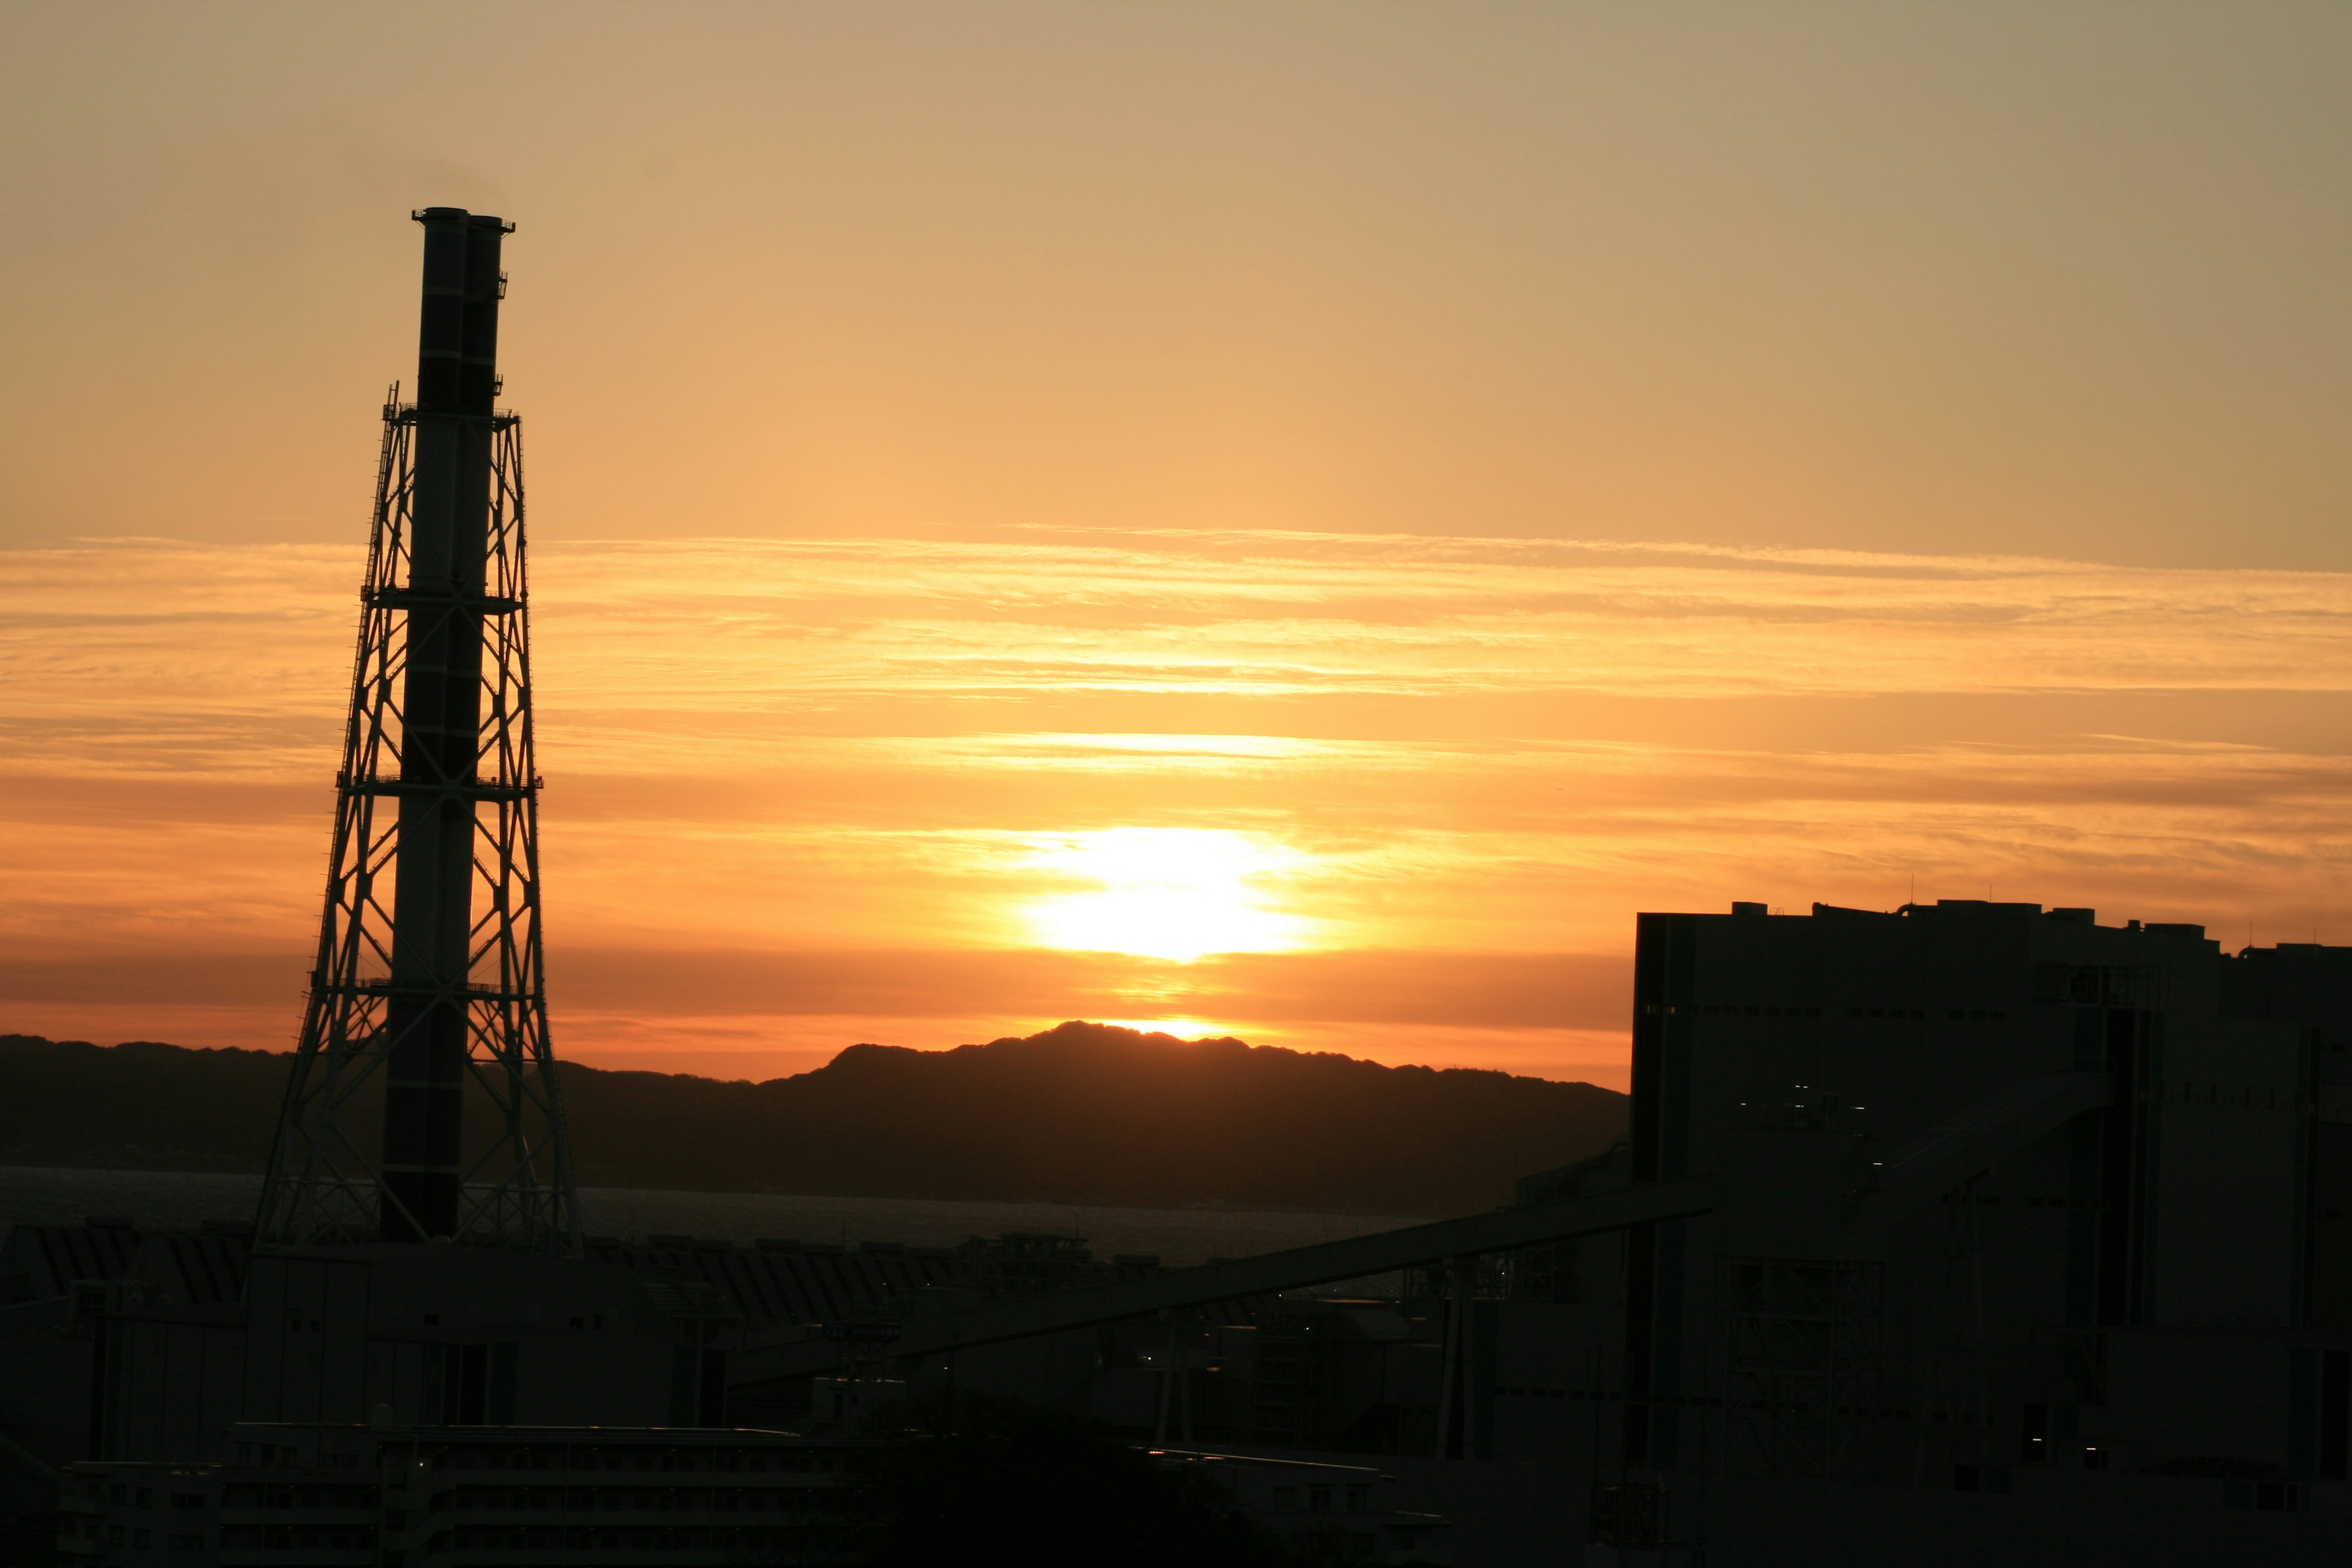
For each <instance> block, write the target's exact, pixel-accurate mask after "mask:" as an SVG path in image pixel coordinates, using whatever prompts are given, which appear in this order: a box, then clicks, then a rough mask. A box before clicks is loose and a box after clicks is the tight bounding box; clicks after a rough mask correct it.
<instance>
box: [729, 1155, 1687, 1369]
mask: <svg viewBox="0 0 2352 1568" xmlns="http://www.w3.org/2000/svg"><path fill="white" fill-rule="evenodd" d="M1716 1201H1717V1191H1716V1183H1715V1179H1714V1178H1713V1177H1711V1176H1693V1177H1689V1178H1686V1179H1685V1180H1681V1181H1674V1182H1653V1183H1649V1184H1644V1185H1643V1186H1638V1187H1625V1188H1621V1189H1619V1190H1618V1191H1615V1192H1608V1193H1595V1194H1592V1195H1591V1196H1590V1197H1578V1198H1568V1199H1564V1200H1562V1201H1561V1202H1559V1203H1552V1204H1538V1205H1529V1206H1528V1207H1526V1208H1511V1209H1497V1210H1496V1211H1495V1212H1494V1213H1492V1214H1482V1215H1470V1216H1468V1217H1467V1218H1464V1219H1444V1220H1438V1221H1436V1222H1434V1223H1433V1224H1430V1225H1417V1226H1411V1227H1409V1228H1407V1229H1404V1230H1391V1231H1382V1232H1380V1233H1378V1234H1377V1235H1373V1236H1356V1237H1348V1238H1347V1239H1346V1240H1344V1241H1327V1242H1322V1243H1320V1244H1318V1245H1317V1246H1314V1247H1293V1248H1291V1249H1290V1250H1288V1251H1286V1252H1269V1253H1265V1254H1264V1255H1263V1256H1260V1257H1257V1258H1235V1259H1232V1260H1229V1261H1225V1262H1218V1263H1211V1264H1207V1265H1204V1266H1203V1267H1202V1268H1178V1269H1171V1270H1170V1271H1169V1272H1167V1273H1165V1274H1157V1275H1154V1276H1152V1277H1151V1278H1150V1279H1134V1280H1128V1281H1124V1282H1122V1283H1120V1284H1117V1285H1097V1286H1095V1287H1092V1288H1091V1289H1084V1290H1070V1291H1065V1292H1062V1293H1060V1294H1057V1295H1052V1296H1033V1297H1030V1298H1028V1299H1026V1300H1019V1301H1007V1302H1003V1303H1001V1304H999V1305H996V1306H990V1307H978V1308H973V1309H971V1310H967V1311H961V1312H949V1313H945V1314H943V1315H941V1316H939V1317H936V1318H928V1319H918V1320H916V1321H912V1322H910V1323H908V1325H907V1329H906V1332H905V1334H904V1335H903V1336H902V1337H901V1338H900V1339H899V1340H898V1341H897V1342H895V1343H894V1344H892V1345H891V1346H890V1347H889V1353H890V1354H892V1355H894V1356H922V1355H937V1354H940V1353H942V1352H948V1351H954V1350H968V1349H971V1348H972V1347H974V1346H977V1345H987V1344H996V1343H999V1342H1003V1341H1005V1340H1017V1339H1026V1338H1028V1337H1029V1336H1031V1335H1033V1334H1050V1333H1055V1332H1058V1331H1062V1330H1065V1329H1083V1328H1090V1327H1092V1326H1094V1325H1095V1324H1097V1323H1108V1322H1116V1321H1118V1320H1119V1319H1121V1318H1134V1317H1141V1316H1144V1315H1146V1314H1148V1313H1151V1312H1159V1311H1165V1310H1171V1309H1174V1308H1180V1307H1201V1306H1206V1305H1208V1304H1209V1303H1210V1302H1212V1301H1230V1300H1234V1299H1235V1298H1237V1297H1243V1296H1262V1295H1267V1294H1271V1293H1272V1292H1275V1291H1277V1290H1296V1289H1303V1288H1305V1287H1307V1286H1309V1285H1325V1284H1328V1283H1330V1282H1331V1281H1332V1280H1335V1279H1359V1278H1361V1277H1362V1276H1365V1275H1368V1274H1391V1273H1394V1272H1395V1271H1397V1270H1398V1269H1401V1268H1417V1267H1419V1266H1421V1265H1423V1264H1427V1263H1435V1262H1439V1261H1441V1260H1443V1259H1444V1258H1465V1257H1473V1256H1475V1255H1477V1254H1480V1253H1486V1252H1508V1251H1510V1250H1511V1249H1512V1248H1514V1247H1531V1246H1534V1245H1536V1244H1537V1243H1538V1242H1546V1241H1559V1240H1562V1239H1564V1238H1566V1237H1575V1236H1591V1235H1594V1234H1597V1233H1599V1232H1601V1231H1610V1230H1622V1229H1624V1228H1625V1227H1626V1226H1632V1225H1640V1224H1643V1223H1645V1222H1648V1221H1653V1220H1663V1219H1676V1218H1680V1217H1682V1216H1684V1215H1695V1214H1704V1213H1706V1211H1707V1210H1709V1209H1711V1208H1713V1207H1715V1205H1716ZM839 1353H840V1351H839V1347H837V1346H836V1345H835V1344H834V1343H833V1342H830V1341H827V1340H821V1339H820V1340H803V1341H797V1342H793V1343H791V1344H785V1345H778V1346H772V1347H770V1348H767V1349H763V1350H753V1351H744V1352H737V1353H736V1354H735V1355H733V1356H730V1358H729V1367H728V1378H729V1381H730V1383H734V1384H754V1383H768V1382H772V1381H774V1380H777V1379H780V1378H787V1377H805V1376H807V1375H809V1374H810V1373H817V1372H823V1371H824V1370H826V1369H827V1368H829V1367H831V1366H832V1365H834V1363H835V1360H836V1358H837V1357H838V1355H839Z"/></svg>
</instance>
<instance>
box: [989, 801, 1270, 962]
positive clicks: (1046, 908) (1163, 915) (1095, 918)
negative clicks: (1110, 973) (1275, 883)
mask: <svg viewBox="0 0 2352 1568" xmlns="http://www.w3.org/2000/svg"><path fill="white" fill-rule="evenodd" d="M1031 847H1032V849H1033V852H1034V864H1035V865H1036V866H1037V867H1039V868H1041V869H1045V870H1047V871H1051V872H1053V873H1055V874H1056V875H1057V876H1059V877H1064V878H1070V879H1078V880H1083V881H1087V882H1091V883H1093V884H1094V889H1093V890H1092V891H1087V892H1076V893H1065V894H1060V895H1057V896H1055V897H1053V898H1047V899H1041V900H1038V901H1036V902H1035V903H1033V904H1031V905H1029V906H1028V908H1027V909H1026V910H1024V914H1025V915H1026V916H1027V918H1028V921H1029V923H1030V925H1031V928H1032V929H1033V930H1034V931H1035V933H1036V937H1037V940H1038V941H1039V942H1043V943H1044V944H1045V946H1047V947H1059V948H1067V949H1071V950H1074V951H1078V952H1129V953H1134V954H1137V955H1138V956H1139V957H1146V958H1166V959H1172V960H1174V961H1176V962H1177V963H1191V962H1192V961H1193V960H1194V959H1196V958H1200V957H1202V956H1203V955H1204V954H1207V953H1212V952H1282V951H1285V950H1286V949H1290V948H1295V947H1299V946H1303V945H1304V944H1305V941H1306V936H1307V921H1306V920H1304V919H1303V918H1301V917H1299V916H1297V915H1293V914H1286V913H1284V912H1283V911H1281V910H1277V909H1274V908H1271V907H1269V905H1270V902H1271V900H1270V899H1269V897H1268V893H1267V890H1266V888H1265V884H1266V883H1267V882H1269V881H1271V880H1272V879H1275V878H1276V877H1277V876H1279V875H1280V874H1281V873H1283V872H1285V871H1286V870H1287V869H1289V868H1291V867H1292V866H1294V865H1295V864H1296V863H1297V861H1299V860H1300V859H1301V858H1302V857H1300V856H1299V855H1298V854H1297V852H1296V851H1293V850H1289V849H1286V848H1283V847H1280V846H1278V845H1276V844H1273V843H1270V842H1268V841H1266V840H1265V839H1262V838H1259V837H1255V836H1254V835H1251V834H1245V833H1231V832H1226V831H1223V830H1221V829H1211V828H1194V827H1112V828H1105V829H1102V830H1100V831H1097V832H1093V833H1078V834H1072V835H1069V836H1067V837H1051V838H1037V839H1033V840H1032V841H1031Z"/></svg>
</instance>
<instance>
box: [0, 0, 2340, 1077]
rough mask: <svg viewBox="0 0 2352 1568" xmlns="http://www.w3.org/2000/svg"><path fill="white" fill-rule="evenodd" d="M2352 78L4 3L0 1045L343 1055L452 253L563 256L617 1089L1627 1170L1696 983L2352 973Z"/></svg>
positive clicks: (1587, 24) (558, 523)
mask: <svg viewBox="0 0 2352 1568" xmlns="http://www.w3.org/2000/svg"><path fill="white" fill-rule="evenodd" d="M2347 78H2352V13H2347V12H2346V11H2344V10H2342V9H2341V8H2336V7H2323V6H2315V5H2287V4H2279V5H2264V4H2249V5H2239V6H2231V7H2200V6H2180V7H2170V6H2162V5H2142V4H2133V5H2093V4H2084V5H2073V6H2067V7H2063V8H2052V7H2046V6H2040V5H1986V4H1972V5H1951V6H1906V7H1888V6H1884V5H1875V4H1869V5H1864V4H1852V5H1846V4H1820V5H1809V6H1801V7H1755V6H1749V5H1721V6H1708V5H1690V6H1677V7H1672V8H1660V7H1646V6H1579V7H1564V6H1559V5H1507V4H1495V5H1479V6H1467V7H1426V8H1407V7H1390V8H1381V7H1370V6H1363V5H1336V4H1335V5H1324V4H1313V3H1305V0H1302V3H1301V4H1298V5H1290V6H1282V7H1268V6H1264V5H1217V4H1209V3H1202V4H1192V5H1166V6H1158V5H1134V6H1120V7H1100V6H1093V5H1012V4H1006V5H985V4H983V5H968V6H955V7H938V6H927V5H925V6H916V5H908V6H897V5H866V6H858V7H823V6H772V5H743V6H735V5H718V4H710V5H693V6H670V7H661V8H652V7H630V6H611V7H607V6H598V5H587V4H579V5H508V6H501V7H499V8H497V9H495V10H493V11H485V10H483V9H482V8H479V7H475V6H454V5H451V6H443V5H430V4H426V5H413V6H409V7H405V8H404V9H403V10H401V11H400V12H398V13H397V14H394V13H390V12H384V13H371V12H366V11H363V10H361V9H359V8H342V7H337V8H327V7H314V6H310V5H234V4H230V5H215V6H208V7H204V8H201V9H199V8H166V7H137V6H123V7H91V6H85V5H38V4H31V3H26V4H20V5H13V6H10V7H8V8H6V9H5V11H0V184H5V188H6V189H8V190H9V192H10V193H11V196H12V204H11V205H12V211H14V212H15V213H16V214H17V215H18V216H17V218H16V221H15V222H13V223H12V226H11V230H10V233H9V236H8V237H7V238H6V240H5V242H0V246H5V249H0V256H5V263H0V266H5V274H6V278H5V280H6V287H5V288H0V356H5V363H9V364H10V365H12V366H14V367H16V374H11V375H9V376H7V377H5V378H0V737H5V750H0V834H5V855H0V1030H5V1029H21V1030H30V1031H37V1032H44V1033H51V1034H58V1033H66V1034H75V1035H79V1036H83V1037H94V1038H100V1039H117V1038H123V1037H132V1036H146V1037H162V1038H167V1039H173V1040H180V1041H184V1042H187V1043H194V1044H227V1043H241V1044H262V1045H272V1046H280V1047H282V1046H285V1045H288V1044H289V1043H290V1039H291V1035H292V1032H293V1029H294V1027H295V1025H296V1022H297V1011H298V1007H299V974H300V972H301V969H302V967H303V962H304V960H303V953H304V950H305V948H306V947H307V945H308V943H309V942H310V932H311V929H312V925H313V922H314V921H315V919H316V900H317V899H318V896H319V890H320V889H319V882H320V877H321V875H322V865H323V858H324V853H325V847H326V836H327V826H328V820H329V808H330V805H331V800H330V783H329V781H330V779H331V773H332V770H333V767H334V763H335V751H336V744H337V740H338V726H339V719H340V713H339V706H340V703H341V700H342V698H343V693H344V690H345V689H346V688H345V682H346V680H347V675H348V658H349V646H350V637H351V632H352V615H353V613H354V602H353V595H354V591H355V589H356V586H357V584H358V579H359V574H360V570H361V564H362V550H363V545H364V537H363V531H364V522H365V519H364V502H365V499H366V495H367V491H368V487H369V482H370V480H371V479H372V477H373V454H374V447H375V436H376V432H375V426H374V423H373V421H374V411H375V407H376V405H377V403H378V401H379V400H380V397H381V392H382V387H383V384H384V383H385V382H387V381H390V380H392V379H393V378H394V377H396V376H398V377H405V376H406V375H407V374H410V370H411V366H412V364H413V360H414V342H415V336H414V334H415V271H416V256H417V238H416V233H415V229H414V227H413V226H410V225H409V224H407V223H406V222H405V221H404V214H405V212H406V211H407V210H408V209H409V208H410V207H412V206H415V205H424V204H426V203H449V204H456V205H470V206H473V207H475V208H477V209H478V210H490V211H497V212H499V213H501V214H503V215H505V216H510V217H513V218H515V219H516V220H517V221H519V222H520V225H521V227H520V232H519V233H518V234H517V235H516V237H514V238H513V240H511V241H510V242H509V249H508V253H507V266H508V268H509V272H510V273H511V274H512V276H513V279H514V286H513V289H512V291H511V293H510V295H509V300H508V305H507V310H506V321H505V329H504V332H503V343H502V352H503V357H504V363H505V368H506V371H507V374H508V398H509V401H510V402H512V403H513V404H514V405H516V406H518V407H519V408H520V409H521V410H522V411H523V413H524V415H525V416H526V420H527V423H528V428H529V430H530V464H531V467H530V481H531V503H532V510H531V528H532V537H533V540H534V542H535V553H534V562H533V569H534V581H535V589H536V592H535V595H534V602H535V611H534V614H535V627H536V632H537V637H538V643H539V646H538V657H537V661H536V663H537V669H538V673H539V676H540V679H541V724H542V730H541V746H542V755H541V764H542V771H543V772H544V773H546V775H547V777H548V780H549V784H548V790H547V794H546V796H545V801H544V811H545V837H546V849H547V855H548V878H549V886H550V893H549V900H550V907H549V911H548V915H549V925H550V930H551V973H552V975H553V982H554V987H555V996H556V1015H555V1028H556V1037H557V1040H558V1044H559V1048H560V1049H562V1050H565V1051H567V1052H569V1053H570V1054H572V1055H575V1056H577V1057H580V1058H583V1059H588V1060H596V1061H604V1062H608V1063H654V1062H662V1063H668V1064H672V1065H679V1066H687V1067H691V1068H696V1069H697V1070H709V1071H720V1072H727V1073H730V1074H734V1073H742V1074H755V1075H762V1076H764V1075H767V1074H771V1073H774V1072H781V1071H788V1070H797V1069H799V1068H803V1067H805V1066H808V1065H811V1064H813V1063H814V1062H815V1061H818V1060H821V1059H823V1058H824V1057H825V1056H826V1055H828V1054H830V1052H831V1051H833V1050H835V1049H837V1048H838V1047H840V1046H841V1045H843V1044H845V1043H848V1042H850V1041H852V1040H856V1039H878V1040H884V1041H888V1042H893V1043H898V1044H906V1045H916V1046H927V1047H929V1046H945V1045H951V1044H955V1043H959V1042H961V1041H964V1040H970V1039H978V1038H984V1037H990V1036H992V1035H996V1034H1002V1033H1007V1032H1013V1031H1022V1032H1025V1031H1027V1030H1030V1029H1033V1028H1034V1027H1037V1026H1043V1025H1047V1024H1051V1023H1053V1022H1055V1021H1058V1020H1059V1019H1061V1018H1064V1017H1068V1016H1090V1017H1108V1018H1115V1019H1122V1020H1132V1021H1151V1022H1157V1021H1167V1022H1169V1023H1171V1025H1175V1026H1181V1027H1183V1028H1185V1029H1186V1030H1188V1031H1189V1030H1194V1029H1208V1028H1214V1029H1218V1030H1228V1029H1230V1030H1233V1031H1235V1032H1238V1033H1241V1034H1243V1035H1244V1036H1245V1037H1249V1038H1251V1039H1253V1040H1259V1041H1265V1042H1272V1043H1283V1044H1292V1045H1298V1046H1302V1047H1318V1048H1320V1047H1328V1048H1337V1049H1343V1050H1347V1051H1349V1052H1351V1053H1354V1054H1358V1055H1363V1056H1370V1057H1375V1058H1380V1059H1382V1060H1387V1061H1431V1062H1467V1063H1475V1064H1479V1065H1496V1066H1507V1067H1511V1068H1515V1069H1517V1070H1523V1071H1529V1072H1540V1073H1545V1074H1549V1075H1553V1076H1568V1077H1579V1078H1590V1079H1594V1080H1596V1081H1600V1082H1604V1083H1612V1084H1618V1085H1622V1082H1623V1079H1624V1066H1623V1042H1622V1034H1623V1020H1624V1015H1625V1010H1626V1000H1625V997H1626V985H1627V973H1626V970H1627V963H1628V958H1629V949H1630V943H1631V936H1632V930H1633V914H1634V912H1635V911H1636V910H1641V909H1651V908H1694V909H1716V908H1721V907H1724V906H1725V905H1726V904H1727V901H1728V900H1732V899H1749V898H1753V899H1761V900H1767V901H1769V902H1773V903H1779V904H1785V905H1788V906H1790V907H1800V908H1801V907H1802V906H1803V905H1805V904H1806V903H1808V902H1809V901H1811V900H1814V899H1821V900H1828V901H1832V902H1842V903H1850V904H1858V905H1864V906H1867V907H1874V908H1885V907H1890V906H1892V905H1894V904H1896V903H1898V902H1900V901H1902V900H1903V899H1904V898H1906V896H1908V895H1909V893H1910V891H1911V889H1912V888H1913V886H1914V884H1915V880H1916V889H1917V892H1918V895H1919V896H1920V897H1922V898H1932V897H1937V896H1944V897H1983V896H1986V895H1987V894H1990V895H1991V896H1994V897H1999V898H2009V899H2029V900H2042V901H2046V902H2051V903H2062V902H2063V903H2077V904H2080V903H2087V904H2093V905H2096V906H2099V907H2100V908H2101V909H2102V910H2103V913H2104V916H2105V917H2106V918H2115V919H2120V918H2124V917H2128V916H2133V915H2137V916H2140V917H2142V918H2147V919H2172V920H2192V921H2197V920H2201V921H2210V923H2211V924H2212V925H2213V926H2214V927H2215V928H2216V930H2217V931H2218V932H2220V933H2221V934H2224V935H2226V936H2228V937H2229V938H2230V939H2231V941H2232V942H2236V941H2241V940H2243V936H2244V934H2245V933H2246V931H2248V930H2249V929H2251V931H2252V934H2253V936H2254V937H2255V938H2256V939H2257V940H2261V941H2273V940H2279V939H2290V940H2299V939H2305V938H2308V937H2309V936H2310V935H2311V934H2312V933H2313V932H2314V931H2317V932H2318V933H2319V934H2321V935H2322V936H2330V935H2332V936H2334V937H2336V939H2338V940H2345V939H2347V938H2352V922H2347V914H2352V907H2347V901H2346V900H2345V898H2344V896H2343V894H2342V893H2341V891H2340V889H2341V887H2342V885H2343V879H2342V877H2341V875H2340V872H2339V863H2340V859H2341V855H2342V845H2343V842H2344V836H2343V834H2342V832H2341V830H2340V829H2339V827H2338V824H2339V823H2340V822H2342V821H2343V820H2344V819H2345V812H2344V809H2343V807H2344V805H2345V804H2346V800H2345V796H2346V795H2347V774H2346V771H2345V768H2344V765H2343V763H2342V761H2341V758H2342V755H2343V753H2344V752H2345V750H2346V746H2347V741H2352V705H2347V699H2346V693H2347V690H2352V658H2347V649H2346V647H2345V637H2346V632H2345V629H2344V628H2346V627H2347V626H2352V577H2347V575H2345V573H2347V571H2352V529H2347V527H2346V526H2345V523H2346V521H2347V510H2352V444H2347V442H2346V441H2345V440H2344V438H2343V432H2344V430H2345V429H2346V428H2347V421H2352V286H2347V283H2346V281H2345V279H2347V277H2352V115H2347V113H2346V112H2345V110H2344V108H2343V98H2342V92H2341V84H2342V82H2343V81H2344V80H2345V79H2347ZM2100 563H2105V564H2100Z"/></svg>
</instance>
